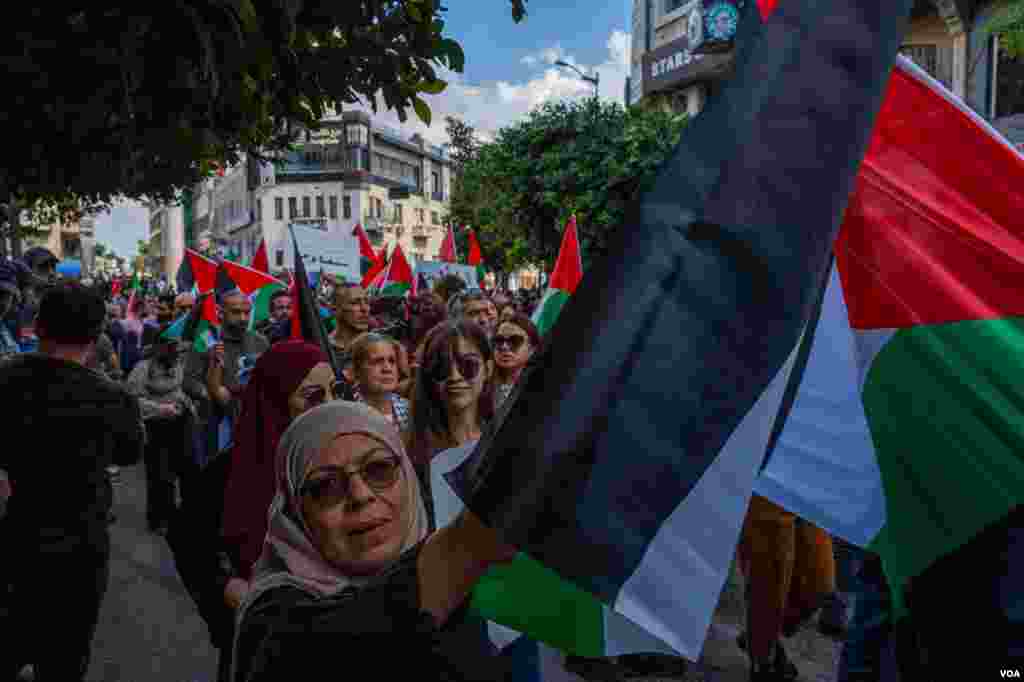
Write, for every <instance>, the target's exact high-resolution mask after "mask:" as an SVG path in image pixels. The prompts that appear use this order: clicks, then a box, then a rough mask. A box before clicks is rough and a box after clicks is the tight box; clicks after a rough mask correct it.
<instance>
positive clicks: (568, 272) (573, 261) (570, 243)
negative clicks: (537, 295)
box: [533, 215, 583, 336]
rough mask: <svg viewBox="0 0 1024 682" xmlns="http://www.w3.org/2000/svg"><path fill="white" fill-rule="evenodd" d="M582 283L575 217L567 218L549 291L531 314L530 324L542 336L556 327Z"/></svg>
mask: <svg viewBox="0 0 1024 682" xmlns="http://www.w3.org/2000/svg"><path fill="white" fill-rule="evenodd" d="M582 279H583V260H582V259H581V258H580V240H579V236H578V235H577V234H576V216H575V215H573V216H572V217H570V218H569V223H568V224H567V225H566V226H565V232H563V233H562V246H561V248H559V250H558V259H557V260H556V261H555V271H554V272H553V273H552V274H551V279H550V280H549V281H548V290H547V291H546V292H545V293H544V298H542V299H541V301H540V303H539V304H538V305H537V310H536V311H535V312H534V313H533V323H534V324H535V325H537V331H539V332H540V334H541V336H545V335H547V333H548V331H550V330H551V328H552V327H554V326H555V320H557V319H558V314H559V313H560V312H561V311H562V307H563V306H564V305H565V304H566V302H567V301H568V300H569V297H571V296H572V295H573V294H574V293H576V287H578V286H579V285H580V280H582Z"/></svg>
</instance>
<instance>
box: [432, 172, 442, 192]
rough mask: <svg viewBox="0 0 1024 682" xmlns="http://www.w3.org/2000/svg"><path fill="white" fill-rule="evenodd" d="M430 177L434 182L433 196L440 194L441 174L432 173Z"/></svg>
mask: <svg viewBox="0 0 1024 682" xmlns="http://www.w3.org/2000/svg"><path fill="white" fill-rule="evenodd" d="M430 177H431V179H432V180H433V181H434V185H433V191H434V194H440V193H441V174H440V173H438V172H437V171H434V172H433V173H431V174H430Z"/></svg>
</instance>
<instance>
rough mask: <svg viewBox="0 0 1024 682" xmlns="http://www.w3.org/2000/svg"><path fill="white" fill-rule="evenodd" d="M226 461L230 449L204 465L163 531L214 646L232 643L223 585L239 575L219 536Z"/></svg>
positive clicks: (228, 461) (227, 468) (231, 620)
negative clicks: (194, 483)
mask: <svg viewBox="0 0 1024 682" xmlns="http://www.w3.org/2000/svg"><path fill="white" fill-rule="evenodd" d="M230 464H231V455H230V452H222V453H220V454H219V455H217V456H216V457H215V458H214V459H213V461H211V462H210V463H209V464H208V465H207V466H206V468H205V469H203V471H202V472H201V473H200V474H199V477H198V481H197V483H196V486H195V488H194V489H193V491H192V494H190V495H189V496H188V497H186V498H185V499H184V500H183V503H182V506H181V509H180V511H179V512H178V514H177V515H176V516H175V518H174V519H173V520H172V522H171V527H170V530H169V532H168V533H167V544H168V545H170V548H171V553H172V554H173V555H174V563H175V566H176V567H177V569H178V575H179V576H180V577H181V582H182V583H183V584H184V585H185V589H186V590H188V593H189V595H191V597H192V600H193V601H194V602H195V603H196V606H197V607H198V608H199V615H200V616H201V617H202V619H203V620H204V621H205V622H206V627H207V629H208V630H209V632H210V641H211V643H212V644H213V645H214V646H215V647H217V648H218V649H225V648H227V649H230V648H231V640H232V638H233V637H234V631H235V627H234V620H235V612H234V610H233V609H231V608H230V607H229V606H228V605H227V604H225V603H224V586H225V585H227V582H228V580H230V579H231V578H233V577H236V576H237V575H238V573H237V571H236V570H235V568H234V566H235V562H237V557H236V558H234V559H232V557H231V552H230V550H229V548H228V547H227V545H226V544H225V542H224V540H223V538H222V536H221V519H222V518H223V515H224V490H225V487H226V486H227V480H228V473H229V471H230Z"/></svg>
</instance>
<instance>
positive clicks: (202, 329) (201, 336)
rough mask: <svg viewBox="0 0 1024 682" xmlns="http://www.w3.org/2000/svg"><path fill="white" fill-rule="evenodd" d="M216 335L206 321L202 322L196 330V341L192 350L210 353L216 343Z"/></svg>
mask: <svg viewBox="0 0 1024 682" xmlns="http://www.w3.org/2000/svg"><path fill="white" fill-rule="evenodd" d="M216 340H217V338H216V334H215V333H214V329H213V327H212V326H211V325H210V323H209V322H208V321H206V320H200V321H199V325H198V327H197V328H196V340H195V342H194V343H193V344H192V350H194V351H195V352H197V353H208V352H209V351H210V348H212V347H213V344H214V343H216Z"/></svg>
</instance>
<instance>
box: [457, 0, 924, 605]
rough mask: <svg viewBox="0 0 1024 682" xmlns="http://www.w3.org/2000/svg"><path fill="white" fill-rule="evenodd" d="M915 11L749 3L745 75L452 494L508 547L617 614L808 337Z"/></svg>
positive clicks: (879, 2) (575, 304) (866, 1)
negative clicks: (624, 592)
mask: <svg viewBox="0 0 1024 682" xmlns="http://www.w3.org/2000/svg"><path fill="white" fill-rule="evenodd" d="M911 4H912V0H833V2H828V3H824V2H820V1H819V0H783V1H782V2H781V3H780V4H779V6H778V9H777V10H776V11H775V13H774V14H772V15H771V17H770V18H769V19H768V21H767V22H766V23H764V24H761V20H760V18H759V15H758V14H757V11H756V5H755V3H753V2H748V3H747V4H746V9H745V11H744V16H743V19H742V22H741V32H740V35H741V37H740V39H739V41H738V45H739V46H738V48H737V61H736V71H735V75H734V76H733V77H732V78H731V79H730V81H728V82H727V83H726V84H725V85H724V86H723V88H722V91H721V92H720V93H719V94H718V96H716V97H715V98H713V99H712V100H711V101H710V102H709V103H708V106H707V108H706V109H705V111H704V112H703V113H702V114H701V115H700V116H698V117H697V118H696V119H695V120H694V121H693V122H692V123H691V124H690V126H689V127H688V128H687V129H686V130H684V131H683V135H682V140H681V142H680V145H679V147H678V148H677V149H676V150H675V151H674V152H673V154H672V156H671V157H670V158H669V159H668V160H667V161H666V163H665V164H664V166H663V167H662V168H661V169H660V171H659V176H658V178H657V179H656V181H655V183H654V185H653V187H652V188H651V189H650V190H649V191H647V192H646V193H645V194H644V195H643V196H642V197H641V199H640V200H639V202H638V204H637V205H636V206H635V207H634V209H633V211H632V214H631V216H630V218H629V219H628V220H627V222H626V225H625V226H624V227H623V228H622V229H619V230H618V231H616V233H615V234H614V235H612V236H611V238H610V240H609V242H610V243H609V246H608V249H607V254H606V255H605V256H602V257H600V258H598V259H596V263H595V265H594V267H593V268H592V269H591V270H590V271H589V272H587V273H586V274H585V275H584V280H583V283H582V285H581V286H580V288H579V289H578V290H577V292H576V293H575V295H574V296H573V298H572V299H571V300H570V301H569V303H568V304H567V305H566V307H565V308H564V309H563V311H562V313H561V318H560V319H559V321H558V323H557V324H556V326H555V328H554V329H553V330H552V332H551V339H550V344H549V345H548V346H547V348H546V350H544V351H543V353H542V356H541V357H540V358H538V362H537V364H536V367H535V368H534V369H533V370H531V371H529V373H528V374H527V375H526V376H525V377H524V378H523V379H521V381H520V383H521V385H520V386H519V387H518V389H517V393H516V396H517V399H516V400H515V402H514V404H512V405H511V406H510V407H509V408H508V409H507V410H504V411H503V412H502V414H501V415H500V416H499V417H498V418H497V419H496V420H494V422H493V423H492V425H491V426H490V428H488V429H487V430H486V432H485V434H484V436H483V438H482V439H481V441H480V443H479V445H478V447H477V449H476V451H475V453H474V455H473V456H472V457H471V458H470V459H469V460H468V461H467V463H466V464H465V465H464V466H463V468H462V469H461V470H460V471H459V472H457V475H456V476H455V477H453V483H455V484H456V485H457V486H458V490H459V494H460V495H461V496H462V497H463V499H464V500H466V502H467V504H468V506H469V507H470V508H471V509H473V510H474V511H475V512H476V513H477V514H478V515H479V516H480V517H481V518H482V519H484V520H485V522H487V523H488V524H490V525H491V526H493V527H495V528H497V529H498V530H499V531H500V533H501V534H502V536H503V537H504V538H505V540H507V541H509V542H511V543H512V544H514V545H516V546H518V547H520V548H521V549H523V550H524V551H526V552H528V553H529V554H530V555H531V556H533V557H534V558H535V559H537V560H539V561H541V562H542V563H544V564H546V565H547V566H549V567H550V568H552V569H554V570H555V571H557V572H559V573H560V574H561V575H563V576H564V577H566V578H568V579H570V580H573V581H574V582H576V583H577V584H578V585H580V586H581V587H583V588H584V589H587V590H589V591H590V592H592V593H593V594H595V595H598V596H599V597H601V598H602V599H603V600H604V601H606V602H614V600H615V598H616V596H617V595H618V593H619V591H620V590H621V588H622V586H623V584H624V583H625V581H626V580H628V579H629V577H630V576H631V575H633V573H634V572H635V571H636V569H637V567H638V566H639V565H640V563H641V561H642V559H643V557H644V555H645V552H646V550H647V548H648V546H649V543H650V542H651V541H652V539H653V538H654V537H655V535H656V534H657V532H658V530H659V528H660V527H661V526H662V524H663V523H664V521H665V520H666V519H667V518H668V517H669V516H670V515H671V514H672V513H673V511H674V510H675V509H676V507H677V506H678V505H679V504H680V502H681V501H682V500H683V499H685V497H686V496H687V495H688V493H689V492H690V491H691V490H692V489H693V488H694V486H695V485H696V483H697V482H698V481H699V479H700V478H701V476H702V474H703V473H704V472H705V471H706V470H707V468H708V466H709V465H710V464H711V463H712V462H713V461H714V459H715V458H716V457H717V456H718V453H719V451H720V450H721V448H722V446H723V444H724V443H725V442H726V441H727V439H728V438H729V437H730V434H732V433H733V432H734V431H735V430H736V429H737V426H738V425H739V424H740V422H741V420H743V418H744V416H745V415H746V414H747V413H748V411H749V410H750V409H751V407H752V406H753V405H754V404H755V402H756V401H757V400H758V398H759V396H760V395H761V394H762V392H763V391H764V390H765V388H766V387H767V386H768V384H769V383H770V382H771V381H772V379H773V378H774V377H775V376H776V374H777V373H778V371H779V369H780V367H781V366H782V365H783V364H784V362H785V361H786V360H787V359H788V358H789V356H790V355H791V353H792V351H793V349H794V346H795V344H796V342H797V340H798V338H799V335H800V332H801V331H802V330H803V329H804V328H805V326H806V324H807V320H808V316H809V314H810V311H811V310H812V307H813V302H814V300H815V298H816V296H817V294H818V292H819V286H820V284H821V282H822V277H823V273H824V272H825V267H826V264H827V263H828V258H829V253H830V250H831V245H832V242H833V240H834V238H835V235H836V233H837V231H838V229H839V225H840V219H841V216H842V214H843V210H844V207H845V205H846V201H847V198H848V196H849V194H850V191H851V189H852V188H853V183H854V179H855V176H856V173H857V170H858V167H859V164H860V161H861V159H862V157H863V155H864V152H865V150H866V147H867V142H868V139H869V135H870V132H871V128H872V124H873V121H874V117H875V115H876V113H877V111H878V108H879V106H880V104H881V99H882V94H883V90H884V86H885V84H886V81H887V78H888V74H889V71H890V69H891V67H892V64H893V61H894V59H895V56H896V51H897V49H898V47H899V45H900V42H901V40H902V37H903V31H904V28H905V26H906V22H907V17H908V15H909V12H910V5H911ZM766 440H767V439H766ZM766 445H767V442H765V443H764V444H763V445H762V446H761V447H765V446H766ZM695 532H699V530H697V529H695ZM666 598H669V597H666Z"/></svg>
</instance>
